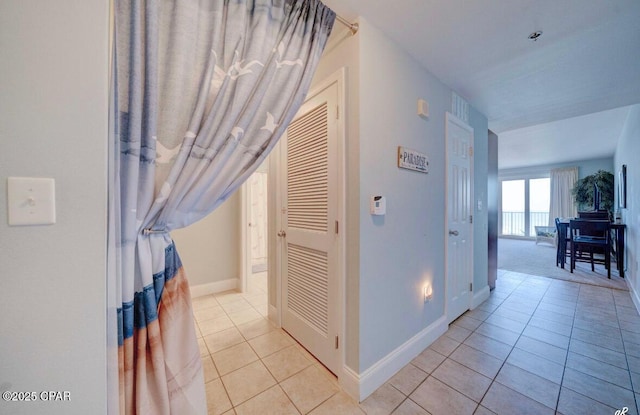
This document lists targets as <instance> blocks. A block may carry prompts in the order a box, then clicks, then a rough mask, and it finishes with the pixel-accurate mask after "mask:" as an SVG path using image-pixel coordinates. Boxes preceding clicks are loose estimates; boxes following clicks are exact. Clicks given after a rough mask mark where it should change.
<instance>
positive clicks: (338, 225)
mask: <svg viewBox="0 0 640 415" xmlns="http://www.w3.org/2000/svg"><path fill="white" fill-rule="evenodd" d="M339 232H340V224H339V222H338V221H336V234H337V233H339Z"/></svg>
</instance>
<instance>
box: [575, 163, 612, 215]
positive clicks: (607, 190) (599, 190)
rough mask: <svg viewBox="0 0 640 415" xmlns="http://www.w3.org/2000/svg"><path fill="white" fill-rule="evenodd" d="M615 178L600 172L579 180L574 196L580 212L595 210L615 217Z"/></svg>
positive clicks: (605, 172)
mask: <svg viewBox="0 0 640 415" xmlns="http://www.w3.org/2000/svg"><path fill="white" fill-rule="evenodd" d="M613 188H614V178H613V174H612V173H610V172H608V171H605V170H598V171H597V172H596V173H594V174H591V175H589V176H586V177H583V178H582V179H580V180H578V181H577V182H576V184H575V186H574V187H573V190H572V194H573V197H574V199H575V202H576V205H578V210H585V209H591V208H592V209H593V210H594V211H597V210H605V211H607V212H609V218H612V217H613V206H614V196H613V194H614V193H613Z"/></svg>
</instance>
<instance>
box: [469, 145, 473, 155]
mask: <svg viewBox="0 0 640 415" xmlns="http://www.w3.org/2000/svg"><path fill="white" fill-rule="evenodd" d="M469 157H473V147H469Z"/></svg>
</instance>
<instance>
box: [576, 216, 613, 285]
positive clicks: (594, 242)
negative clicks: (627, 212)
mask: <svg viewBox="0 0 640 415" xmlns="http://www.w3.org/2000/svg"><path fill="white" fill-rule="evenodd" d="M569 240H570V242H569V243H570V244H571V272H573V270H574V269H575V267H576V261H588V262H591V271H595V267H594V263H599V264H604V266H605V267H606V269H607V276H608V277H609V278H611V222H609V221H608V220H587V219H572V220H570V221H569ZM594 253H602V254H603V255H604V258H603V259H600V258H599V257H594ZM585 254H588V255H589V256H588V257H585V256H584V255H585Z"/></svg>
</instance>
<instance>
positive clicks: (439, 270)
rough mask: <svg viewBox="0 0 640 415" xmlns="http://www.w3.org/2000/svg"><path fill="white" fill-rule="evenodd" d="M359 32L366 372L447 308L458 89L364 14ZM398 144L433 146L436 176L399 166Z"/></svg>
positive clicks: (479, 119) (481, 125)
mask: <svg viewBox="0 0 640 415" xmlns="http://www.w3.org/2000/svg"><path fill="white" fill-rule="evenodd" d="M358 36H359V37H360V45H361V48H360V58H361V60H360V65H361V71H360V111H359V117H360V119H359V125H360V140H359V146H360V155H359V156H360V208H359V214H360V221H359V223H360V287H359V288H360V361H359V369H360V373H362V372H363V371H364V370H366V369H367V368H369V367H370V366H371V365H373V364H375V363H376V362H378V361H379V360H380V359H382V358H383V357H385V356H387V355H388V354H389V353H391V352H392V351H394V350H395V349H396V348H398V347H399V346H401V345H402V344H404V343H405V342H406V341H407V340H409V339H411V338H412V337H413V336H415V335H416V334H418V333H419V332H420V331H422V330H423V329H425V328H426V327H427V326H428V325H429V324H431V323H433V322H435V321H436V320H437V319H438V318H440V317H441V316H443V315H444V306H445V304H444V302H445V293H444V277H445V275H444V274H445V262H446V258H445V239H444V234H445V221H446V215H445V199H446V198H445V196H446V180H445V168H446V165H445V163H446V157H445V156H446V153H445V149H446V146H445V112H446V111H450V108H451V89H450V88H448V87H447V86H446V85H444V84H442V83H441V82H440V81H439V80H438V79H436V78H435V77H434V76H433V75H431V74H430V73H429V72H428V71H426V70H425V69H424V68H423V67H422V66H421V65H420V64H418V63H417V62H416V61H415V60H414V59H413V58H411V57H410V56H409V55H408V54H407V53H406V52H404V51H403V50H402V49H400V48H399V47H398V46H397V45H396V44H395V43H393V42H392V41H391V40H389V39H388V38H387V37H386V36H385V35H384V34H383V33H382V32H381V31H379V30H378V29H377V28H375V27H373V26H372V25H371V24H369V23H368V22H366V21H361V24H360V32H359V34H358ZM419 98H422V99H425V100H426V101H427V102H428V103H429V119H428V120H425V119H422V118H420V117H419V116H418V115H417V113H416V107H417V100H418V99H419ZM471 118H472V124H473V125H472V126H473V127H474V128H475V129H477V131H476V134H477V135H476V138H477V139H478V141H480V142H481V146H480V147H481V148H483V150H481V151H480V153H481V154H484V156H483V157H484V159H481V160H476V161H475V162H474V167H475V168H476V172H480V173H479V174H476V182H477V183H481V186H480V189H481V192H483V193H484V196H483V197H484V198H485V200H484V203H485V205H486V167H483V164H486V136H487V121H486V118H484V117H483V116H482V115H481V114H479V113H476V112H475V111H472V117H471ZM482 142H484V144H483V143H482ZM398 146H405V147H409V148H412V149H415V150H417V151H420V152H422V153H425V154H426V155H427V156H428V157H429V160H430V170H429V174H421V173H417V172H411V171H408V170H403V169H399V168H398V167H397V161H396V154H397V147H398ZM483 175H484V178H483V177H482V176H483ZM373 195H383V196H386V198H387V213H386V215H385V216H383V217H374V216H371V215H370V214H369V198H370V196H373ZM485 218H486V215H485ZM483 223H485V224H486V219H485V220H484V222H483ZM479 225H480V226H481V224H479ZM476 236H477V239H476V242H477V244H478V245H477V246H476V250H477V251H478V255H479V256H481V255H483V252H484V255H485V257H484V258H483V260H482V261H481V262H482V265H480V266H481V267H482V270H480V271H479V272H478V276H479V277H478V280H481V279H484V281H483V282H484V285H486V284H487V281H486V273H487V271H486V263H487V262H486V245H487V238H486V231H485V235H484V237H482V236H481V232H476ZM426 283H431V284H432V286H433V292H434V299H433V300H432V301H431V302H429V303H424V300H423V297H422V287H423V286H424V284H426ZM478 284H479V285H480V284H482V282H478Z"/></svg>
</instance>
